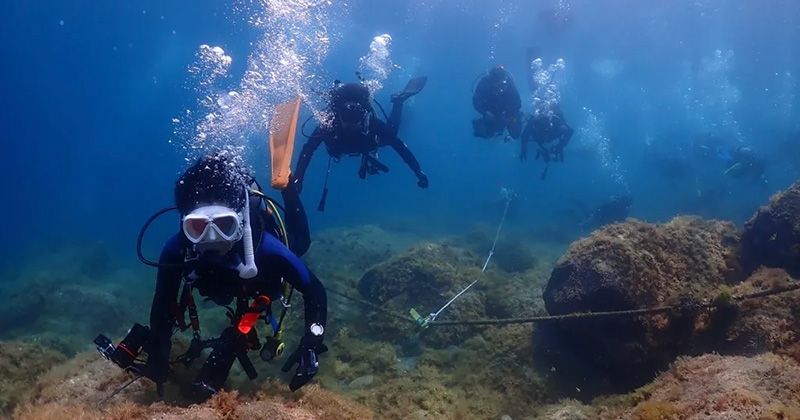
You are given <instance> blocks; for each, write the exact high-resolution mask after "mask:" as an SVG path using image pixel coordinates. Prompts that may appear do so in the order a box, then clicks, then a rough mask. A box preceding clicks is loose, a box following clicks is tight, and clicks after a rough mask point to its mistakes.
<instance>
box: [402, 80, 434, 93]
mask: <svg viewBox="0 0 800 420" xmlns="http://www.w3.org/2000/svg"><path fill="white" fill-rule="evenodd" d="M427 83H428V76H417V77H414V78H412V79H411V80H409V81H408V83H406V87H405V89H403V94H404V95H407V96H414V95H416V94H418V93H420V92H422V89H423V88H424V87H425V84H427Z"/></svg>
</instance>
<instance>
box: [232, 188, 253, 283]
mask: <svg viewBox="0 0 800 420" xmlns="http://www.w3.org/2000/svg"><path fill="white" fill-rule="evenodd" d="M242 212H243V213H244V215H243V216H244V217H243V220H244V226H242V242H243V245H244V263H239V266H238V267H236V269H237V270H239V277H241V278H243V279H245V280H247V279H252V278H253V277H255V276H257V275H258V267H256V255H255V251H254V250H253V228H252V227H251V226H250V193H249V191H248V190H247V186H245V188H244V210H243V211H242Z"/></svg>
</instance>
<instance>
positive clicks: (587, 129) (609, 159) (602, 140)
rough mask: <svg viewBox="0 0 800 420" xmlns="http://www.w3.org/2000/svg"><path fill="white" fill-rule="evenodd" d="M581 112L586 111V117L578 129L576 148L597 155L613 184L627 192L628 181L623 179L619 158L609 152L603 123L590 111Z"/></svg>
mask: <svg viewBox="0 0 800 420" xmlns="http://www.w3.org/2000/svg"><path fill="white" fill-rule="evenodd" d="M583 110H584V111H586V113H587V116H586V122H585V123H584V124H583V126H582V127H581V128H580V129H579V133H580V136H578V146H579V147H580V148H582V149H586V150H592V151H594V152H595V153H597V157H598V158H599V159H600V165H601V166H602V167H603V168H604V169H606V170H607V171H608V172H609V173H610V175H611V179H612V180H613V181H614V183H616V184H617V185H618V186H620V187H621V188H623V189H624V190H625V191H628V181H627V180H626V179H625V173H624V171H623V169H622V162H621V160H620V157H619V156H617V155H614V154H613V153H612V151H611V139H610V138H609V137H608V136H606V134H605V133H606V129H605V123H604V121H603V120H602V119H601V118H600V117H598V116H597V114H595V113H594V112H593V111H592V110H591V109H589V108H584V109H583Z"/></svg>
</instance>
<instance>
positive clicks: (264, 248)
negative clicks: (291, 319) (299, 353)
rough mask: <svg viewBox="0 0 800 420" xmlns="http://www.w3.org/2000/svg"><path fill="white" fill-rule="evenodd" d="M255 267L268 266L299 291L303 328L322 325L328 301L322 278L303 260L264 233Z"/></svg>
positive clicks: (326, 315) (324, 322)
mask: <svg viewBox="0 0 800 420" xmlns="http://www.w3.org/2000/svg"><path fill="white" fill-rule="evenodd" d="M256 258H257V261H258V265H259V267H265V269H266V267H268V270H270V271H271V272H272V273H273V274H274V275H276V276H278V277H282V278H283V279H285V280H286V281H288V282H289V284H291V285H292V287H294V288H295V289H297V291H298V292H300V293H302V294H303V304H304V306H305V321H306V322H305V325H306V330H305V331H308V327H310V326H311V324H315V323H316V324H320V325H322V326H323V327H324V326H325V324H326V322H327V317H328V301H327V296H326V294H325V287H324V286H323V285H322V282H320V281H319V279H318V278H317V277H316V276H315V275H314V274H313V273H312V272H311V270H309V269H308V267H307V266H306V265H305V263H304V262H303V261H302V260H301V259H300V257H298V256H297V255H295V254H294V253H292V252H291V251H290V250H289V249H288V248H286V246H284V245H283V244H282V243H281V242H280V241H278V239H277V238H275V237H274V236H272V235H270V234H269V233H266V232H265V233H264V234H263V235H262V236H261V246H260V247H259V249H258V253H257V255H256Z"/></svg>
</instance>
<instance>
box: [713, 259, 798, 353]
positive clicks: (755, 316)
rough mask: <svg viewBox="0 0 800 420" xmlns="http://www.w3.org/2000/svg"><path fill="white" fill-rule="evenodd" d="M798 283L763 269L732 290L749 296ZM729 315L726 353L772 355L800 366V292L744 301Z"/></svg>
mask: <svg viewBox="0 0 800 420" xmlns="http://www.w3.org/2000/svg"><path fill="white" fill-rule="evenodd" d="M797 282H798V280H796V279H793V278H791V277H790V276H789V275H788V273H786V271H784V270H782V269H777V268H761V269H759V270H758V271H756V272H755V273H753V275H751V276H750V277H748V278H747V280H745V281H744V282H742V283H741V284H738V285H736V286H735V287H733V288H732V290H731V294H732V295H738V296H742V295H749V294H752V293H757V292H763V291H769V290H775V289H776V288H784V287H787V286H792V285H796V284H797ZM730 311H731V314H730V315H731V318H732V319H731V324H730V326H729V327H728V328H727V329H726V331H725V335H724V337H722V340H720V341H721V343H723V344H724V350H727V351H730V352H736V353H738V354H758V353H762V352H765V351H770V352H773V353H778V354H783V355H786V356H790V357H793V358H794V359H795V360H797V361H798V362H800V291H794V292H790V293H780V294H775V295H771V296H766V297H762V298H758V299H747V300H743V301H741V302H738V304H737V305H736V306H735V307H731V308H730Z"/></svg>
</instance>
